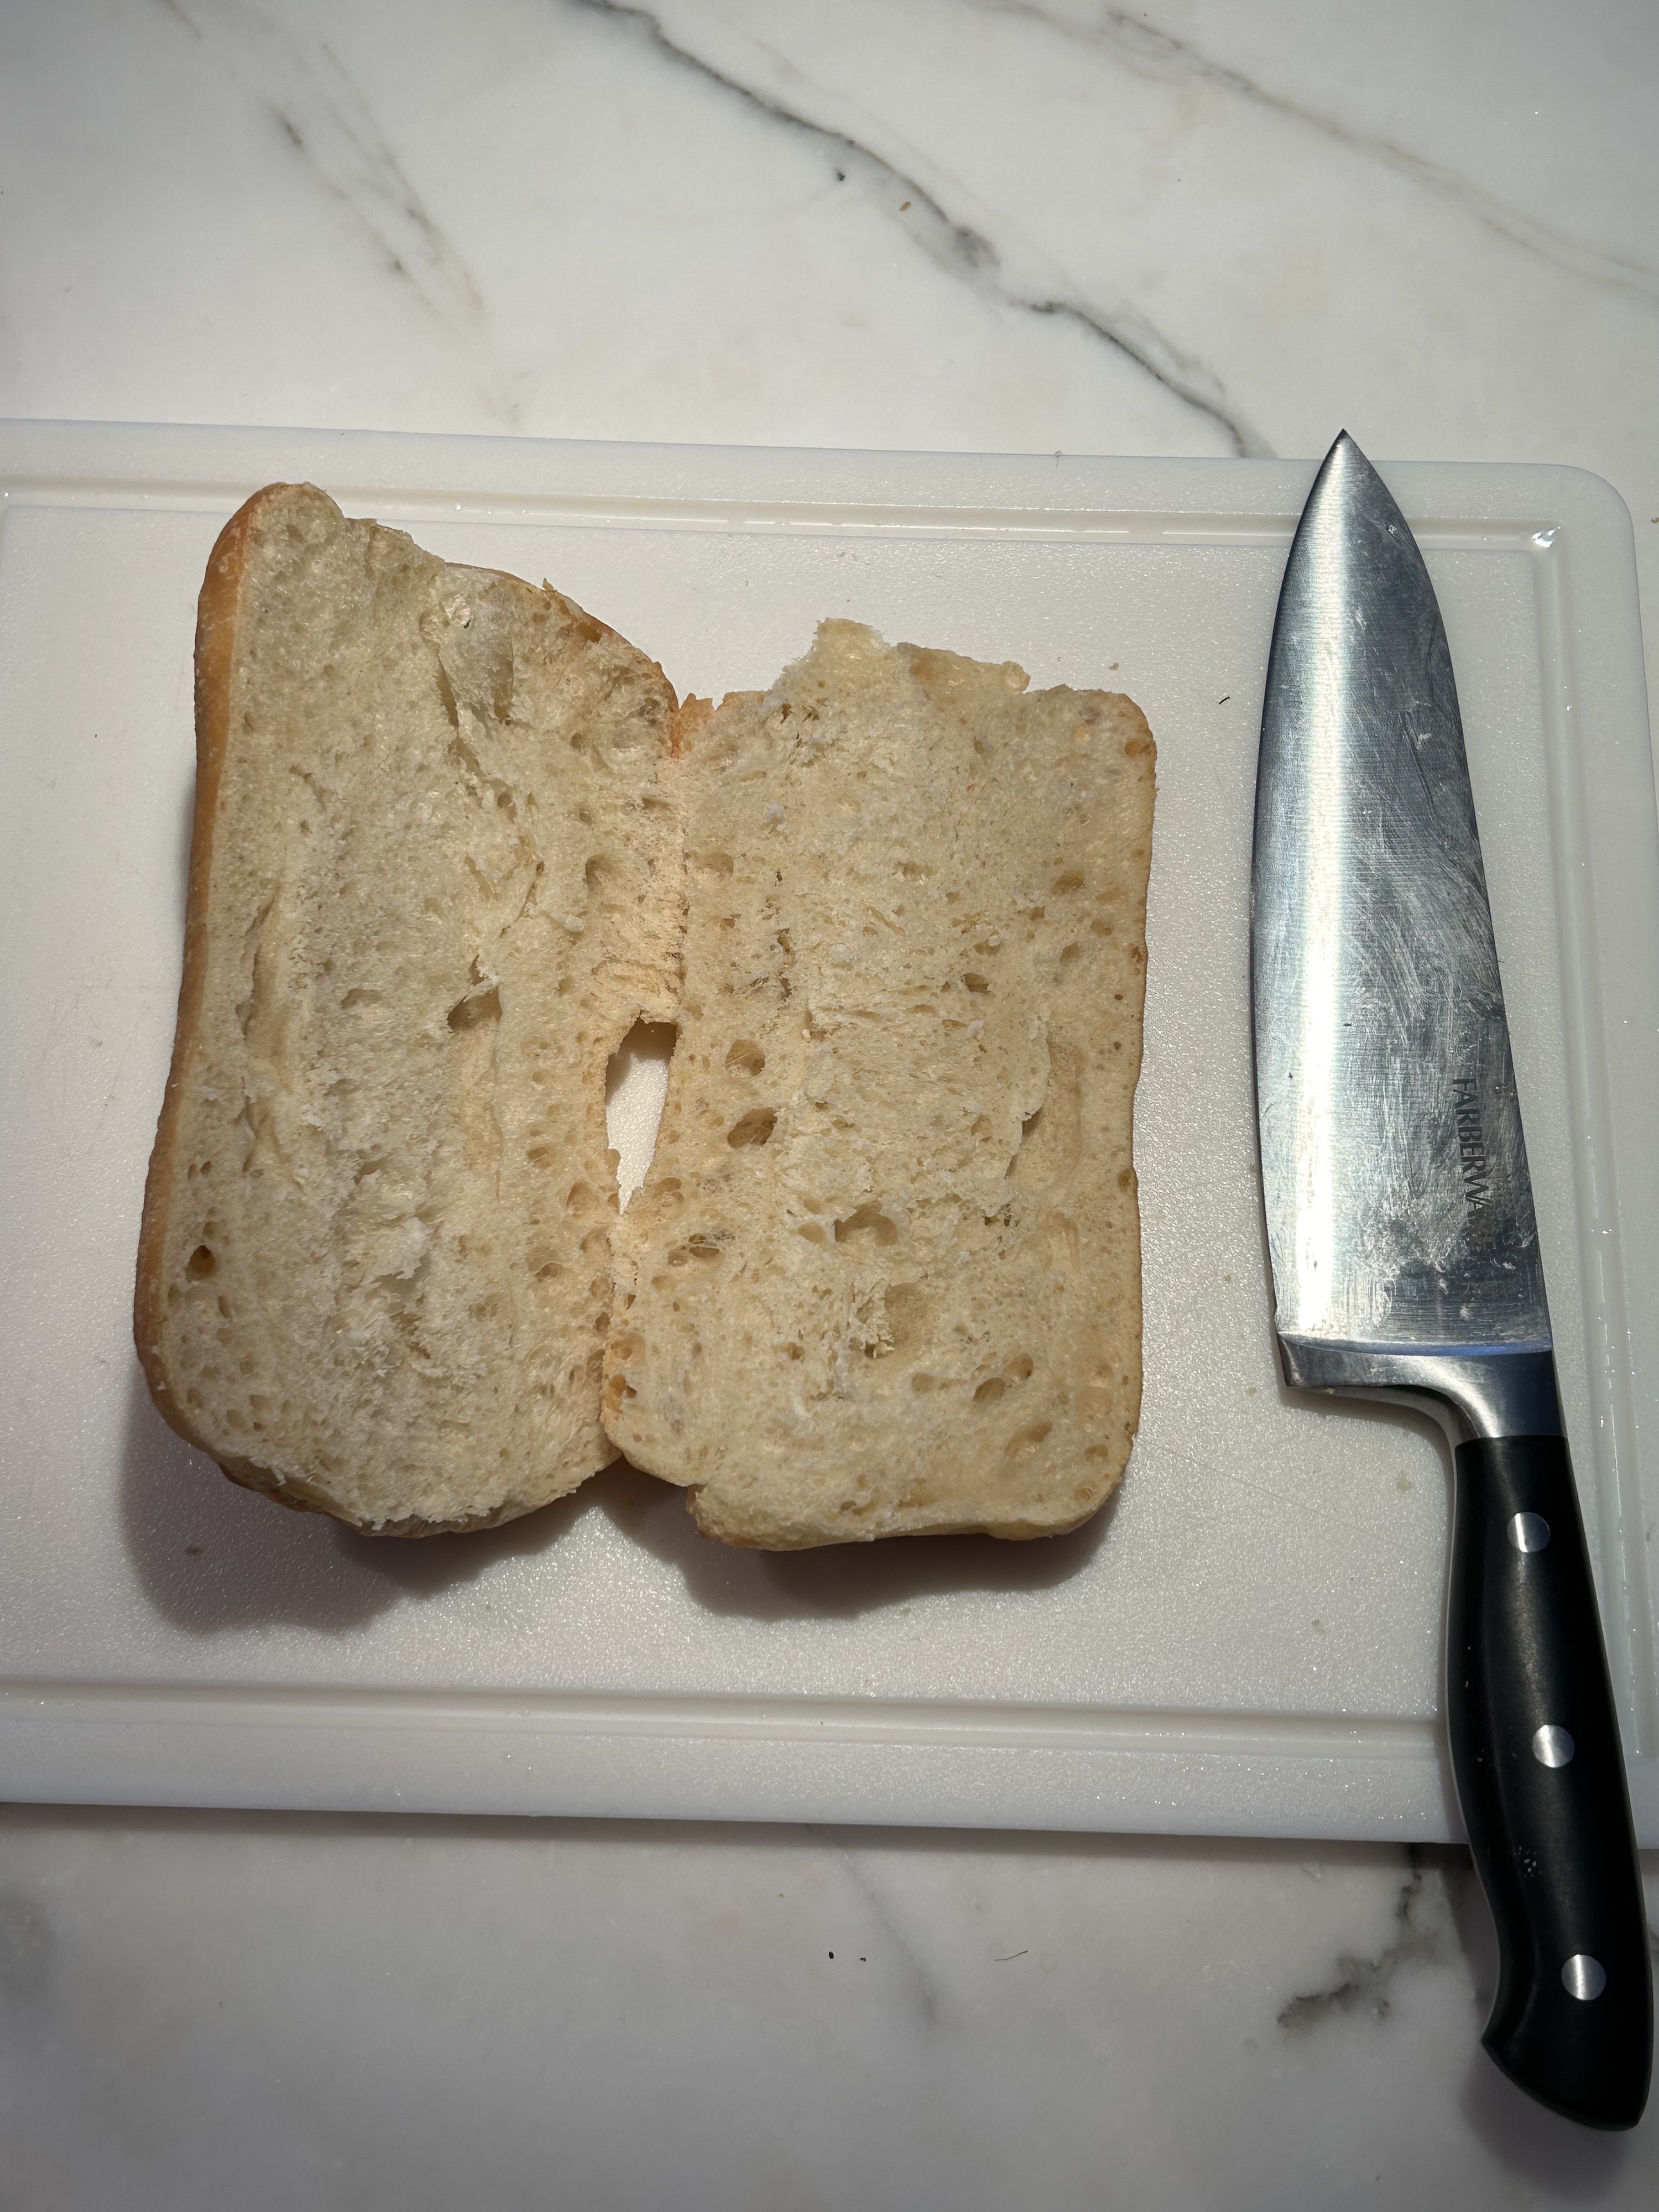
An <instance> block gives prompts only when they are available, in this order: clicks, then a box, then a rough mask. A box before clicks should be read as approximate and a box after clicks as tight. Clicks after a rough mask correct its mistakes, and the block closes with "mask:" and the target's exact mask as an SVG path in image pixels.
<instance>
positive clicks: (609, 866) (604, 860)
mask: <svg viewBox="0 0 1659 2212" xmlns="http://www.w3.org/2000/svg"><path fill="white" fill-rule="evenodd" d="M616 872H617V864H616V862H615V861H614V860H612V859H611V855H610V854H608V853H595V854H593V856H592V859H591V860H589V861H588V864H587V866H586V867H585V868H584V869H583V870H582V881H583V882H584V883H585V884H586V885H587V888H588V890H590V891H596V890H599V887H600V885H601V884H605V883H607V882H608V881H609V880H610V878H611V877H612V876H614V875H615V874H616Z"/></svg>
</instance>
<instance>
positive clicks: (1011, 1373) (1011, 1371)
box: [1002, 1352, 1031, 1383]
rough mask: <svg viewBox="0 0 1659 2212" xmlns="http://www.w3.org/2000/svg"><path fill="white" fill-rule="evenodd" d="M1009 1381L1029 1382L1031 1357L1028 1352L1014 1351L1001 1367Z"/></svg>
mask: <svg viewBox="0 0 1659 2212" xmlns="http://www.w3.org/2000/svg"><path fill="white" fill-rule="evenodd" d="M1002 1371H1003V1373H1004V1374H1005V1375H1006V1376H1007V1378H1008V1380H1009V1381H1010V1382H1011V1383H1029V1382H1030V1379H1031V1359H1030V1353H1029V1352H1016V1353H1015V1355H1014V1357H1013V1358H1012V1359H1011V1360H1010V1361H1009V1362H1008V1364H1007V1365H1006V1367H1005V1368H1004V1369H1003V1370H1002Z"/></svg>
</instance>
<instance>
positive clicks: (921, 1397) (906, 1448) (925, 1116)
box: [605, 622, 1154, 1549]
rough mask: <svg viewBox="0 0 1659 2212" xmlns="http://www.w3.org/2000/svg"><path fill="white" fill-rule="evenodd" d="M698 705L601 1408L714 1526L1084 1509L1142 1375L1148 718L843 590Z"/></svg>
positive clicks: (1008, 1531) (856, 1534)
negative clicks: (811, 627)
mask: <svg viewBox="0 0 1659 2212" xmlns="http://www.w3.org/2000/svg"><path fill="white" fill-rule="evenodd" d="M682 727H683V757H682V759H681V761H680V763H679V770H678V775H679V782H680V796H681V803H682V805H683V808H684V834H685V840H686V848H687V854H688V859H689V864H690V865H689V878H688V880H689V920H688V933H687V937H686V942H685V955H684V961H685V975H686V982H685V987H684V1002H683V1004H682V1006H681V1008H680V1012H679V1015H678V1021H679V1042H678V1049H677V1051H676V1053H675V1056H674V1059H673V1061H672V1064H671V1069H670V1073H669V1084H668V1094H667V1099H666V1103H665V1109H664V1115H663V1120H662V1124H661V1127H660V1130H659V1136H658V1142H657V1148H656V1154H655V1158H654V1159H653V1164H652V1166H651V1168H650V1170H649V1172H648V1174H647V1178H646V1182H645V1184H644V1187H643V1188H642V1190H641V1191H640V1192H639V1193H638V1194H636V1195H635V1198H634V1199H633V1200H632V1202H631V1204H630V1206H629V1209H628V1211H627V1212H626V1213H625V1214H624V1215H623V1218H622V1222H621V1225H620V1228H619V1231H618V1238H617V1242H618V1270H619V1281H620V1282H621V1283H622V1285H623V1286H624V1287H625V1291H626V1296H625V1297H624V1299H623V1302H622V1305H621V1307H620V1308H619V1310H618V1314H617V1320H616V1322H614V1323H613V1326H612V1329H611V1336H610V1340H609V1344H608V1348H607V1352H606V1395H605V1419H606V1426H607V1429H608V1431H609V1433H610V1436H611V1439H612V1441H613V1443H615V1445H616V1446H617V1449H618V1450H620V1451H622V1452H623V1453H625V1454H626V1455H627V1456H628V1457H629V1459H630V1460H632V1461H633V1462H635V1465H636V1466H639V1467H641V1468H645V1469H647V1470H648V1471H649V1472H650V1473H652V1474H656V1475H659V1476H661V1477H663V1478H664V1479H665V1480H668V1481H670V1482H674V1483H678V1484H683V1485H685V1486H688V1487H689V1489H690V1493H691V1504H692V1507H693V1510H694V1511H695V1513H696V1518H697V1521H698V1523H699V1525H700V1526H701V1527H702V1528H703V1529H704V1530H705V1531H707V1532H708V1534H713V1535H715V1536H719V1537H721V1538H724V1539H726V1541H730V1542H732V1543H739V1544H750V1545H758V1546H763V1547H769V1548H775V1549H794V1548H800V1547H808V1546H812V1545H819V1544H829V1543H840V1542H845V1541H858V1540H866V1539H869V1538H872V1537H877V1536H890V1535H899V1534H916V1533H921V1532H924V1531H947V1530H964V1529H983V1530H987V1531H988V1532H990V1533H991V1534H994V1535H999V1536H1008V1537H1027V1536H1037V1535H1043V1534H1051V1533H1054V1532H1056V1531H1059V1530H1063V1529H1066V1528H1073V1527H1075V1526H1076V1525H1077V1524H1078V1523H1079V1522H1081V1521H1083V1520H1084V1519H1085V1518H1086V1517H1087V1516H1089V1515H1090V1514H1091V1513H1092V1512H1093V1511H1094V1510H1096V1508H1097V1506H1098V1505H1099V1504H1101V1502H1102V1501H1103V1498H1105V1497H1106V1496H1107V1494H1108V1493H1109V1492H1110V1491H1111V1490H1112V1488H1113V1487H1114V1486H1115V1484H1116V1482H1117V1480H1118V1479H1119V1477H1120V1475H1121V1472H1122V1469H1123V1466H1124V1463H1125V1461H1126V1459H1127V1455H1128V1451H1129V1447H1130V1443H1131V1440H1132V1438H1133V1433H1134V1430H1135V1425H1136V1421H1137V1418H1138V1413H1139V1397H1140V1273H1139V1214H1138V1210H1137V1201H1136V1188H1135V1177H1134V1167H1133V1153H1132V1109H1133V1095H1134V1087H1135V1081H1136V1076H1137V1073H1138V1070H1139V1060H1140V1034H1141V1010H1142V1000H1143V994H1144V984H1145V973H1146V945H1145V936H1144V927H1145V910H1146V881H1147V870H1148V866H1149V858H1150V851H1151V838H1152V801H1153V782H1154V751H1153V744H1152V737H1151V734H1150V732H1148V730H1147V727H1146V722H1145V720H1143V718H1142V716H1141V714H1140V713H1139V709H1138V708H1136V707H1135V706H1134V705H1133V703H1132V702H1130V701H1129V700H1127V699H1126V698H1121V697H1118V696H1112V695H1109V694H1105V693H1101V692H1079V691H1073V690H1049V691H1041V692H1036V693H1033V692H1030V691H1029V690H1027V688H1026V678H1025V676H1024V672H1023V671H1021V670H1020V669H1018V668H1017V667H1015V666H1013V665H1002V666H986V665H980V664H978V663H975V662H973V661H970V660H966V659H960V658H958V657H957V656H956V655H954V654H951V653H935V652H924V651H921V650H918V649H917V648H916V647H911V646H897V647H888V646H886V645H884V643H883V642H882V641H881V640H880V639H879V638H878V637H877V636H876V635H875V634H874V633H873V632H872V631H871V630H868V629H863V628H861V627H860V626H858V625H856V624H854V623H845V622H831V623H824V624H823V627H822V628H821V629H820V630H819V632H818V634H817V641H816V642H815V643H814V645H813V647H812V648H811V651H810V652H809V653H807V654H806V656H805V659H802V660H800V661H799V662H797V663H796V664H795V665H793V667H791V668H789V669H787V671H785V673H784V674H783V676H782V677H781V678H780V679H779V681H778V683H777V684H775V686H774V687H773V689H772V690H770V691H769V692H768V693H766V694H765V695H764V696H761V695H758V694H740V695H737V696H732V697H730V698H728V699H727V700H726V702H725V703H724V704H723V705H722V706H721V707H720V709H719V710H718V712H715V713H713V714H708V712H707V710H702V712H701V713H699V712H696V711H692V710H690V708H689V709H688V710H687V711H686V713H685V714H684V716H683V723H682Z"/></svg>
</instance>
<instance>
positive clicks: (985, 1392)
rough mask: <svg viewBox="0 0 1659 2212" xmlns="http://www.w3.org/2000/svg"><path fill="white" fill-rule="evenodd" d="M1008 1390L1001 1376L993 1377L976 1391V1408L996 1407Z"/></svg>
mask: <svg viewBox="0 0 1659 2212" xmlns="http://www.w3.org/2000/svg"><path fill="white" fill-rule="evenodd" d="M1007 1388H1008V1385H1007V1384H1006V1383H1005V1382H1004V1381H1003V1379H1002V1377H1001V1376H1000V1375H993V1376H989V1377H988V1378H987V1380H986V1381H985V1382H983V1383H981V1384H980V1386H979V1388H978V1389H977V1390H975V1393H974V1403H975V1405H976V1406H994V1405H995V1403H996V1401H997V1400H998V1399H999V1398H1000V1397H1001V1395H1002V1394H1003V1392H1004V1391H1005V1390H1006V1389H1007Z"/></svg>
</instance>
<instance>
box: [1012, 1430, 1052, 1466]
mask: <svg viewBox="0 0 1659 2212" xmlns="http://www.w3.org/2000/svg"><path fill="white" fill-rule="evenodd" d="M1053 1426H1054V1423H1053V1422H1052V1421H1033V1422H1032V1423H1031V1425H1030V1427H1029V1428H1024V1429H1016V1430H1015V1431H1014V1433H1013V1435H1012V1436H1011V1437H1009V1439H1008V1442H1007V1443H1006V1446H1005V1447H1004V1449H1005V1450H1006V1453H1007V1455H1008V1457H1009V1458H1010V1459H1030V1456H1031V1454H1032V1453H1033V1452H1035V1451H1040V1450H1041V1449H1042V1446H1043V1444H1044V1443H1046V1442H1047V1441H1048V1431H1049V1430H1050V1429H1052V1428H1053Z"/></svg>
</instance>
